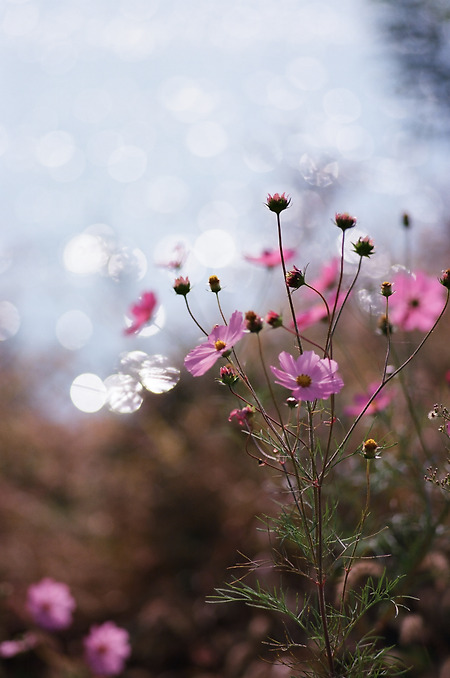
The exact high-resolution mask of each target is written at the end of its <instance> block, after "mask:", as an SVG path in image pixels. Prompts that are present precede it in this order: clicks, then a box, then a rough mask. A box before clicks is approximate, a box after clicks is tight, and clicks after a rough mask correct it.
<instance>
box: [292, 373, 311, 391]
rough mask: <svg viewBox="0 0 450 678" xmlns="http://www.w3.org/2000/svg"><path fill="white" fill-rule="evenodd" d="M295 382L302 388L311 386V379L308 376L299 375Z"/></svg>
mask: <svg viewBox="0 0 450 678" xmlns="http://www.w3.org/2000/svg"><path fill="white" fill-rule="evenodd" d="M295 381H296V382H297V384H298V385H299V386H301V387H302V388H306V387H307V386H311V377H308V375H307V374H299V375H298V377H297V378H296V380H295Z"/></svg>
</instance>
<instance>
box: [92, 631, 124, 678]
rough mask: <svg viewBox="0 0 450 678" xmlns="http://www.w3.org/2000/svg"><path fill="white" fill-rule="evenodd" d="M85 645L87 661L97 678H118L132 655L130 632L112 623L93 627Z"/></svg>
mask: <svg viewBox="0 0 450 678" xmlns="http://www.w3.org/2000/svg"><path fill="white" fill-rule="evenodd" d="M83 643H84V656H85V660H86V662H87V664H88V665H89V667H90V668H91V669H92V671H93V672H94V673H95V674H96V675H97V676H117V675H118V674H119V673H121V672H122V671H123V668H124V666H125V662H126V660H127V659H128V657H129V656H130V654H131V647H130V640H129V634H128V632H127V631H125V629H122V628H120V627H119V626H116V624H115V623H114V622H112V621H107V622H105V623H104V624H101V625H100V626H92V627H91V629H90V632H89V635H88V636H86V638H85V639H84V641H83Z"/></svg>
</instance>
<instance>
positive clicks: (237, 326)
mask: <svg viewBox="0 0 450 678" xmlns="http://www.w3.org/2000/svg"><path fill="white" fill-rule="evenodd" d="M244 332H245V321H244V318H243V316H242V313H240V312H239V311H234V313H233V314H232V316H231V318H230V322H229V324H228V325H216V326H215V327H214V329H213V331H212V332H211V334H210V335H208V340H207V341H206V342H205V343H203V344H200V346H196V348H194V349H192V351H191V352H190V353H188V355H187V356H186V358H185V359H184V364H185V366H186V369H187V370H188V372H190V373H191V374H192V375H193V376H194V377H200V376H201V375H202V374H205V372H207V371H208V370H209V369H210V368H211V367H212V366H213V365H214V363H215V362H216V360H218V359H219V358H220V357H221V356H223V355H224V353H227V351H229V350H230V349H231V348H232V347H233V346H234V344H236V342H238V341H239V339H241V338H242V336H243V334H244Z"/></svg>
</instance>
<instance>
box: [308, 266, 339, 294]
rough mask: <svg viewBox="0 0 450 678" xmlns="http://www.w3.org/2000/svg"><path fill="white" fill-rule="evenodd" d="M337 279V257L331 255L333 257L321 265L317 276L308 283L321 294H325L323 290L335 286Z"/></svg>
mask: <svg viewBox="0 0 450 678" xmlns="http://www.w3.org/2000/svg"><path fill="white" fill-rule="evenodd" d="M338 280H339V259H338V257H333V259H331V260H330V261H329V262H328V263H326V264H324V265H323V266H322V269H321V271H320V275H319V277H318V278H316V279H315V280H313V281H312V282H311V283H309V284H310V285H311V287H313V288H314V289H315V290H317V291H318V292H320V293H321V294H325V292H329V291H330V290H332V289H333V288H334V287H336V286H337V283H338Z"/></svg>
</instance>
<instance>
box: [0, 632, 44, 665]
mask: <svg viewBox="0 0 450 678" xmlns="http://www.w3.org/2000/svg"><path fill="white" fill-rule="evenodd" d="M36 643H37V638H36V636H35V634H34V633H27V634H25V636H24V637H23V638H20V639H18V640H4V641H3V642H2V643H0V657H3V658H4V659H7V658H8V657H15V656H16V655H18V654H22V652H27V651H28V650H31V649H32V648H33V647H35V646H36Z"/></svg>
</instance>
